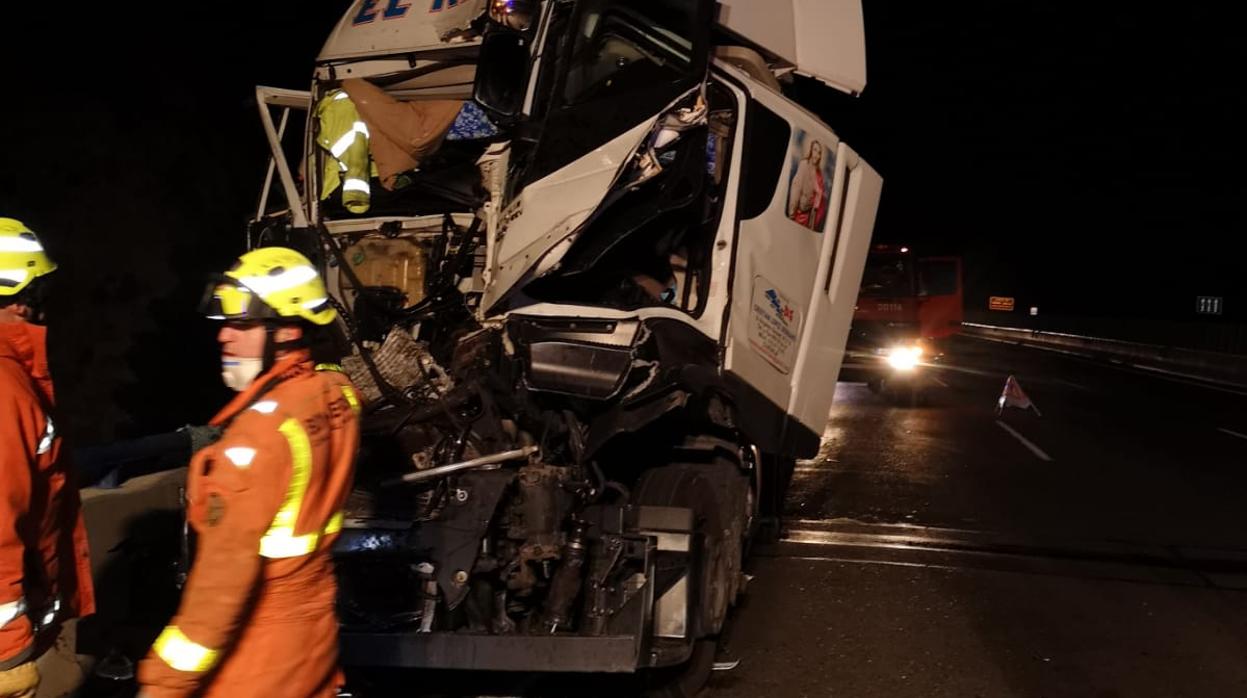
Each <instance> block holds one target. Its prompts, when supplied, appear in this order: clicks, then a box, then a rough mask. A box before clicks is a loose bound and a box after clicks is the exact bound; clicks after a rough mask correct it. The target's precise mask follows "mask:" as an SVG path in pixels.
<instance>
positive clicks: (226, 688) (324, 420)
mask: <svg viewBox="0 0 1247 698" xmlns="http://www.w3.org/2000/svg"><path fill="white" fill-rule="evenodd" d="M205 310H206V312H207V314H208V315H209V317H211V318H213V319H216V320H221V321H223V323H224V325H223V327H222V329H221V331H220V334H219V335H218V341H219V342H220V344H221V353H222V368H223V372H222V375H223V377H224V379H225V382H226V384H227V385H229V386H230V387H231V388H233V389H234V390H237V391H239V394H238V396H237V397H236V398H235V399H234V400H233V401H232V402H231V403H230V404H229V405H227V406H226V407H225V409H223V410H222V411H221V412H220V414H218V415H217V416H216V417H214V418H213V420H212V422H211V423H212V424H213V425H217V426H220V427H223V428H224V433H223V435H222V437H221V439H220V440H219V441H217V442H216V443H215V444H213V445H212V446H209V447H207V448H205V449H203V450H202V451H200V452H199V453H198V454H196V455H195V457H194V458H193V459H192V461H191V465H190V473H189V475H188V482H187V497H188V508H187V518H188V520H189V521H190V524H191V526H192V527H193V529H194V531H195V533H196V534H197V537H196V541H197V545H196V554H195V559H194V563H193V564H192V567H191V571H190V577H189V579H188V580H187V583H186V588H185V590H184V592H183V596H182V602H181V607H180V608H179V609H178V613H177V615H176V616H174V618H173V620H172V621H170V623H169V625H168V626H167V627H166V628H165V629H164V631H163V632H161V633H160V636H159V637H158V638H157V639H156V641H155V643H154V644H153V645H152V649H151V652H150V654H149V655H148V657H147V658H146V659H145V660H144V661H143V662H142V663H141V664H140V666H139V682H140V684H141V685H142V688H141V693H140V695H141V696H146V697H147V698H175V697H179V698H180V697H181V696H189V695H192V694H194V695H196V696H231V697H232V698H247V697H249V696H265V697H269V696H282V697H283V698H312V697H316V698H320V697H322V696H324V697H331V696H335V695H336V693H337V688H338V687H339V685H340V684H341V683H342V674H341V670H340V669H339V667H338V624H337V620H336V614H335V613H334V596H335V591H336V584H335V580H334V574H333V562H332V559H331V557H330V547H331V545H332V543H333V541H334V539H335V538H336V537H337V534H338V532H339V530H340V529H341V527H342V508H343V506H344V504H345V502H346V497H347V494H348V493H349V491H350V488H351V480H352V476H353V471H354V463H355V454H356V449H357V446H358V443H359V408H360V403H359V399H358V397H357V395H356V392H355V389H354V388H353V387H352V386H351V383H350V381H349V380H348V379H347V378H346V376H345V375H343V374H342V373H341V371H340V370H339V369H337V367H332V366H314V365H313V363H312V360H311V355H310V351H309V350H308V348H307V344H308V337H309V334H310V333H312V332H315V331H316V330H317V328H322V327H324V326H326V325H329V324H330V323H332V322H333V320H334V318H335V317H336V314H335V312H334V310H333V308H332V306H331V305H330V303H329V299H328V294H327V293H326V290H325V284H324V282H323V281H322V279H321V277H320V275H319V273H318V272H317V271H316V269H315V267H313V266H312V264H311V263H310V262H309V261H308V260H307V258H306V257H304V256H303V255H301V254H299V253H298V252H295V251H294V250H289V249H285V248H279V247H268V248H259V249H256V250H253V251H251V252H248V253H247V254H245V255H243V256H242V257H241V258H240V259H239V260H238V262H237V263H236V264H235V265H234V267H233V268H231V269H230V270H229V271H228V272H226V273H225V274H224V275H223V276H222V278H221V279H220V280H219V282H218V283H215V284H214V285H213V286H212V287H211V295H210V296H208V300H207V301H206V308H205Z"/></svg>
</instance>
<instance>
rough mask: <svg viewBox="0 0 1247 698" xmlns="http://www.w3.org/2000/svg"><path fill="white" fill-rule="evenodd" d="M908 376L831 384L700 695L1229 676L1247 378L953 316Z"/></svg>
mask: <svg viewBox="0 0 1247 698" xmlns="http://www.w3.org/2000/svg"><path fill="white" fill-rule="evenodd" d="M1009 375H1014V376H1016V378H1017V380H1018V382H1019V383H1020V384H1021V386H1022V387H1023V389H1024V390H1025V392H1026V393H1027V394H1028V396H1029V397H1030V398H1031V399H1032V400H1033V401H1034V404H1035V406H1036V407H1038V408H1039V410H1040V411H1041V413H1042V416H1039V415H1037V414H1035V412H1034V411H1033V410H1032V411H1030V412H1023V411H1021V410H1017V409H1013V408H1010V409H1006V410H1005V411H1004V413H1003V414H1001V415H997V414H996V399H997V398H998V397H999V395H1000V393H1001V390H1002V388H1003V387H1004V383H1005V379H1006V378H1007V377H1008V376H1009ZM928 388H930V390H929V391H928V392H927V400H926V401H925V402H926V404H925V405H920V406H917V407H913V406H896V405H894V404H892V403H891V402H890V401H889V400H887V399H885V398H884V397H881V396H877V395H874V394H872V393H871V392H869V391H868V390H867V389H866V387H865V386H864V385H859V384H848V383H842V384H841V385H840V386H839V389H838V391H837V400H836V405H835V408H834V410H833V414H832V416H831V420H830V422H829V425H828V429H827V433H826V435H825V439H824V446H823V452H822V453H821V454H820V457H819V458H818V459H816V460H814V461H811V462H806V463H802V464H801V465H800V466H799V467H798V470H797V473H796V475H795V477H794V483H793V488H792V491H791V494H790V497H789V500H788V516H789V520H788V529H787V531H786V533H785V535H784V539H783V541H782V542H781V543H780V544H778V545H775V546H771V547H769V548H768V549H765V550H762V551H759V553H758V554H757V555H756V556H755V558H754V560H753V564H752V572H753V574H754V575H755V579H754V581H753V583H752V584H751V586H750V588H749V592H748V595H747V599H746V602H745V604H744V605H743V606H742V607H741V608H740V609H739V612H738V613H737V616H736V619H735V622H734V624H733V626H732V628H731V631H730V633H729V635H728V637H727V638H725V640H724V643H723V647H722V649H721V657H720V659H722V660H725V661H737V660H739V662H740V664H739V665H738V666H737V668H735V669H734V670H732V671H729V672H720V673H718V674H716V675H715V678H714V681H713V683H712V689H711V690H710V691H709V695H710V696H713V697H714V698H745V697H748V698H757V697H759V696H776V697H784V698H789V697H791V698H804V697H807V696H808V697H815V696H819V697H821V696H892V697H905V696H915V697H917V696H1024V697H1032V696H1034V697H1040V696H1088V697H1094V698H1109V697H1118V696H1121V697H1125V696H1158V697H1160V696H1166V697H1168V696H1247V662H1244V661H1243V658H1244V657H1247V593H1244V590H1247V500H1245V497H1244V495H1245V494H1247V409H1245V408H1247V394H1243V393H1241V392H1235V391H1227V390H1223V389H1217V388H1214V387H1208V386H1202V385H1199V384H1194V383H1191V382H1189V381H1185V380H1181V379H1174V378H1170V377H1162V376H1158V375H1153V374H1146V373H1142V372H1140V371H1128V370H1123V369H1119V368H1116V367H1106V366H1101V365H1096V364H1092V363H1088V362H1084V361H1082V360H1079V359H1075V358H1072V357H1068V356H1063V355H1059V354H1053V353H1047V352H1043V351H1039V350H1034V349H1023V348H1020V347H1015V346H1011V345H1002V344H994V343H989V342H986V341H984V340H977V339H969V338H967V339H964V340H962V341H960V342H959V343H958V344H957V345H956V347H955V351H954V353H953V354H952V355H951V356H950V358H949V362H948V364H947V365H946V366H945V367H943V368H939V369H935V370H932V371H930V372H929V382H928Z"/></svg>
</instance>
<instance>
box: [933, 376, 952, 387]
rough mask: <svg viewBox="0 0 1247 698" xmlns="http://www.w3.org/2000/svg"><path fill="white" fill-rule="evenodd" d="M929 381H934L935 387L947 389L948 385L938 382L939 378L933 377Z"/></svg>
mask: <svg viewBox="0 0 1247 698" xmlns="http://www.w3.org/2000/svg"><path fill="white" fill-rule="evenodd" d="M931 380H933V381H935V384H936V385H938V386H940V387H941V388H947V387H948V384H947V383H945V382H944V381H942V380H940V379H939V378H936V377H935V376H931Z"/></svg>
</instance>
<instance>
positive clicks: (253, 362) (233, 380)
mask: <svg viewBox="0 0 1247 698" xmlns="http://www.w3.org/2000/svg"><path fill="white" fill-rule="evenodd" d="M263 368H264V359H240V358H238V357H236V356H226V357H222V358H221V378H222V379H224V381H225V385H226V386H227V387H229V388H230V389H232V390H235V391H237V392H240V393H241V392H242V391H244V390H246V389H247V386H249V385H251V382H252V381H254V380H255V379H256V376H258V375H260V371H261V370H262V369H263Z"/></svg>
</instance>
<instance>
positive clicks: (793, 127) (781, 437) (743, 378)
mask: <svg viewBox="0 0 1247 698" xmlns="http://www.w3.org/2000/svg"><path fill="white" fill-rule="evenodd" d="M743 156H744V158H745V160H744V163H743V165H742V179H741V184H740V189H741V191H740V192H739V197H738V201H739V202H740V203H739V211H738V216H739V233H738V235H737V242H736V257H735V263H734V267H735V268H734V280H733V282H732V305H731V313H730V316H729V322H728V328H727V354H726V368H727V371H728V374H729V377H731V378H732V379H733V383H734V384H735V385H736V388H737V389H736V390H735V392H736V394H737V400H738V403H743V404H740V405H739V407H740V408H741V409H742V410H743V411H745V412H746V413H748V414H749V415H750V420H751V422H756V424H757V426H756V428H755V430H754V432H753V433H751V434H750V436H751V438H753V439H754V440H755V441H756V442H758V446H759V448H762V449H763V450H766V451H771V452H777V453H783V454H785V455H795V456H800V457H808V456H812V455H813V454H814V452H815V451H817V448H818V440H819V436H820V435H821V433H822V430H823V428H824V426H825V424H826V422H827V415H828V412H829V411H830V409H831V401H832V398H833V396H834V395H835V387H836V378H837V375H838V374H839V372H840V364H841V363H842V361H843V358H844V348H845V343H846V340H847V338H848V333H849V327H850V324H851V323H852V319H853V312H854V307H855V305H856V300H857V295H858V290H859V288H860V285H861V280H862V269H863V267H864V265H865V261H866V254H867V252H868V251H869V248H870V239H871V235H872V232H873V229H874V221H875V212H876V209H877V206H878V201H879V195H880V191H881V188H882V179H881V178H880V177H879V175H878V173H876V172H875V171H874V170H873V169H872V168H871V167H870V165H869V164H867V163H866V162H865V161H864V160H862V159H861V158H860V157H858V155H857V154H856V153H855V152H853V150H852V149H851V148H849V147H848V146H847V145H845V144H844V143H842V142H841V141H840V140H839V138H838V137H837V136H836V134H835V133H833V132H832V131H831V130H830V129H828V128H827V126H826V125H824V124H822V123H820V122H819V121H817V120H815V119H814V118H813V117H811V116H809V115H807V114H806V113H805V112H803V111H802V110H800V109H798V108H796V107H795V105H793V104H792V103H790V102H788V101H786V100H784V99H783V98H782V97H780V96H778V95H774V94H772V93H770V92H768V91H763V90H757V91H755V93H754V94H753V96H752V101H751V104H750V107H749V109H748V111H747V114H746V119H745V142H744V147H743ZM741 384H743V385H741Z"/></svg>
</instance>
